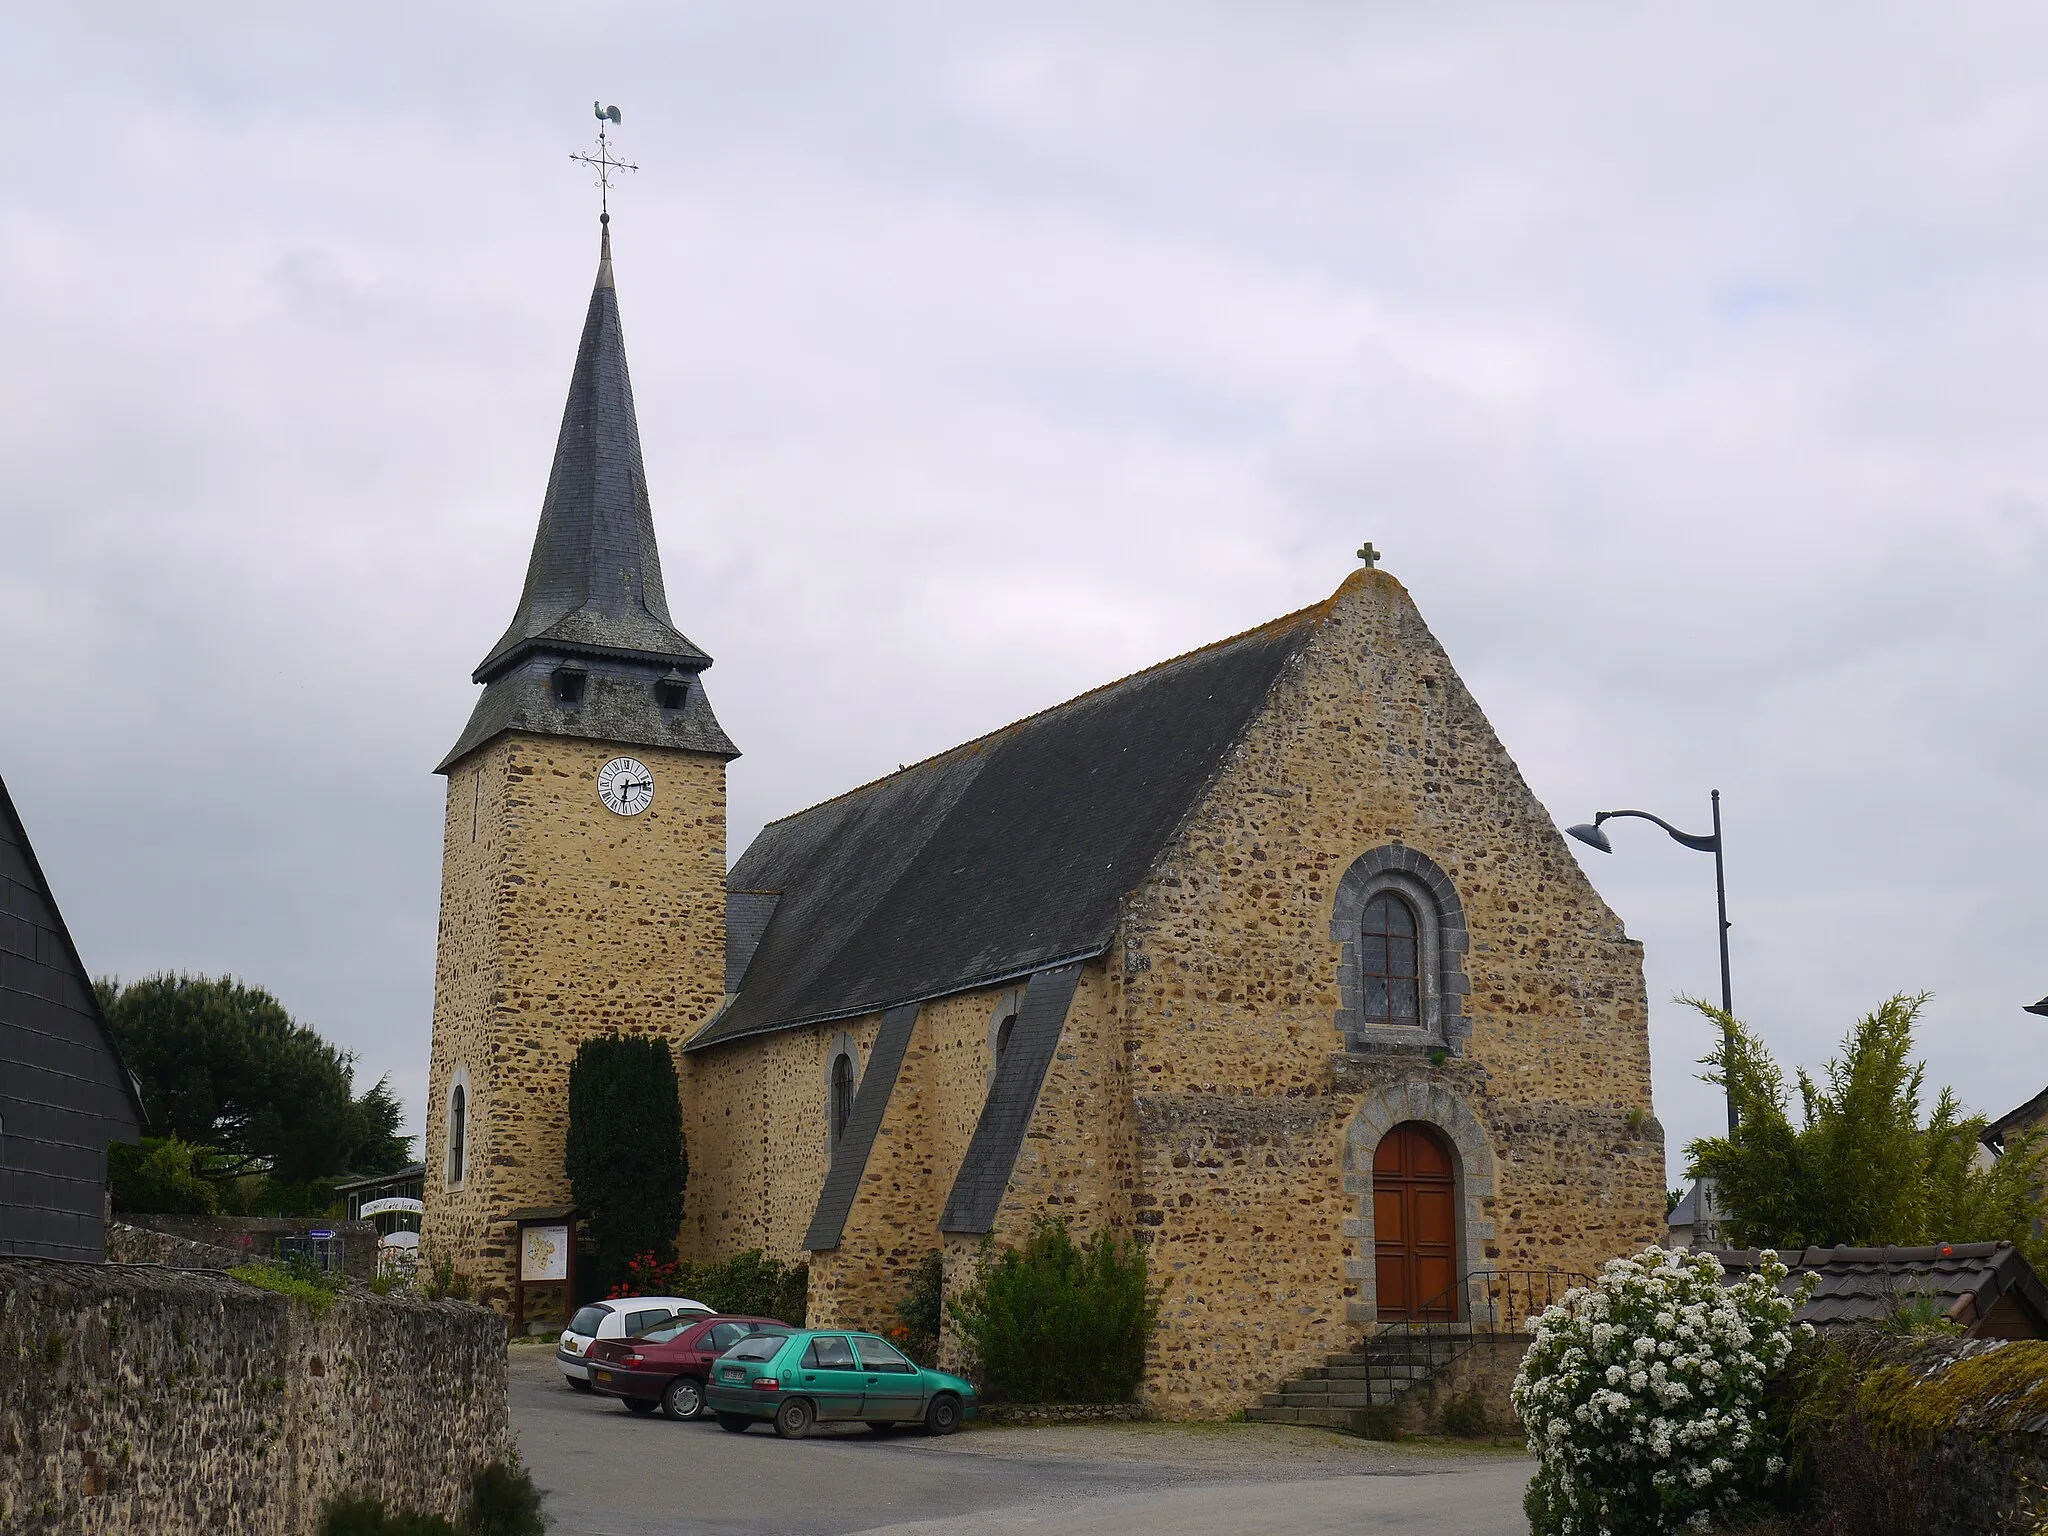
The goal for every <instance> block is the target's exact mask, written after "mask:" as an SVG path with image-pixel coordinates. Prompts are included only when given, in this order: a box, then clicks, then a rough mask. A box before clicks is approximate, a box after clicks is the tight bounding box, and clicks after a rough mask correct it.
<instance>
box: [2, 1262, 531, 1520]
mask: <svg viewBox="0 0 2048 1536" xmlns="http://www.w3.org/2000/svg"><path fill="white" fill-rule="evenodd" d="M0 1362H4V1366H0V1530H5V1531H7V1532H9V1533H11V1536H56V1533H59V1532H63V1533H67V1536H68V1533H71V1532H81V1531H90V1532H93V1533H94V1536H185V1533H191V1536H301V1533H306V1536H310V1533H311V1532H312V1531H313V1530H314V1529H315V1526H316V1522H317V1519H318V1516H319V1511H320V1506H321V1504H322V1503H323V1502H324V1501H325V1500H327V1499H328V1498H330V1497H333V1496H334V1495H336V1494H341V1493H369V1494H376V1495H379V1496H381V1497H383V1498H384V1499H385V1500H387V1502H388V1503H389V1504H390V1506H391V1507H393V1508H403V1509H413V1510H425V1511H433V1512H436V1513H439V1514H442V1515H444V1516H447V1517H449V1518H454V1517H456V1516H458V1515H459V1514H460V1513H461V1511H462V1508H463V1506H464V1504H465V1503H466V1501H467V1499H468V1494H469V1484H470V1479H471V1478H472V1477H473V1476H474V1474H475V1473H476V1471H477V1470H479V1469H480V1468H482V1467H484V1466H487V1465H489V1464H490V1463H492V1462H495V1461H502V1460H504V1459H505V1457H506V1456H507V1455H508V1453H509V1451H510V1448H511V1440H510V1431H509V1427H508V1423H507V1417H506V1397H505V1325H504V1321H503V1320H502V1319H501V1318H499V1317H497V1316H496V1315H494V1314H493V1313H491V1312H489V1311H486V1310H485V1309H483V1308H481V1307H475V1306H470V1305H467V1304H465V1303H462V1302H452V1301H443V1302H433V1301H426V1300H422V1299H418V1298H409V1297H377V1296H373V1295H370V1294H369V1293H367V1292H359V1291H351V1292H350V1293H349V1294H348V1295H347V1296H346V1297H344V1298H342V1299H341V1300H339V1301H338V1302H337V1303H336V1304H335V1305H334V1306H333V1307H332V1308H331V1309H329V1310H328V1311H327V1312H326V1313H325V1314H322V1315H316V1314H314V1313H313V1312H312V1311H310V1310H309V1309H308V1308H306V1307H305V1306H303V1305H302V1304H299V1303H296V1302H293V1301H290V1300H287V1299H286V1298H285V1297H282V1296H279V1295H276V1294H274V1293H272V1292H269V1291H262V1290H258V1289H256V1288H255V1287H253V1286H248V1285H244V1284H242V1283H241V1282H240V1281H237V1280H231V1279H229V1278H227V1277H226V1276H224V1275H217V1274H210V1273H201V1272H196V1271H185V1272H179V1271H171V1270H164V1269H157V1268H153V1267H130V1266H127V1265H120V1264H65V1263H59V1262H56V1261H50V1260H33V1259H7V1258H0Z"/></svg>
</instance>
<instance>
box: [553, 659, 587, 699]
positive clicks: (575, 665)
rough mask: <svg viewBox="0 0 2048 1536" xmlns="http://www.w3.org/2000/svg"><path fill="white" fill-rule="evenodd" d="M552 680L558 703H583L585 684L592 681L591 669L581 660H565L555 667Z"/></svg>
mask: <svg viewBox="0 0 2048 1536" xmlns="http://www.w3.org/2000/svg"><path fill="white" fill-rule="evenodd" d="M551 681H552V682H553V684H554V691H555V702H556V703H557V704H568V705H572V706H573V705H577V704H581V703H582V702H583V688H584V685H585V684H586V683H588V682H589V681H590V671H589V669H588V668H586V667H585V666H583V664H582V663H580V662H574V661H565V662H563V663H562V664H561V665H560V666H559V667H557V668H555V670H554V674H553V676H552V678H551Z"/></svg>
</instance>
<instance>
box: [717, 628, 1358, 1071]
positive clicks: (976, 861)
mask: <svg viewBox="0 0 2048 1536" xmlns="http://www.w3.org/2000/svg"><path fill="white" fill-rule="evenodd" d="M1328 606H1329V605H1328V603H1319V604H1317V605H1316V606H1315V607H1312V608H1306V609H1303V610H1302V611H1301V612H1299V613H1294V614H1290V615H1288V616H1287V617H1286V618H1283V619H1277V620H1274V621H1273V622H1272V623H1270V624H1266V625H1263V626H1262V627H1260V628H1258V629H1255V630H1252V631H1250V632H1249V633H1247V634H1243V635H1239V636H1237V637H1235V638H1234V639H1230V640H1225V641H1221V642H1219V643H1217V644H1215V645H1212V646H1209V647H1207V648H1206V649H1204V650H1200V651H1195V652H1192V653H1190V654H1189V655H1186V656H1182V657H1179V658H1177V659H1175V660H1173V661H1169V662H1165V663H1162V664H1161V665H1159V666H1156V667H1153V668H1151V669H1150V670H1149V671H1145V672H1140V673H1137V674H1136V675H1135V676H1132V677H1127V678H1124V679H1123V680H1122V681H1120V682H1116V683H1111V684H1109V685H1108V686H1106V687H1103V688H1098V689H1096V690H1095V691H1094V692H1092V693H1087V694H1083V695H1082V696H1081V697H1080V698H1078V699H1074V700H1071V701H1070V702H1068V703H1065V704H1062V705H1059V706H1058V707H1056V708H1053V709H1049V710H1047V711H1045V712H1044V713H1043V714H1039V715H1034V716H1032V717H1031V718H1029V719H1027V720H1022V721H1019V722H1018V723H1017V724H1015V725H1011V726H1007V727H1005V728H1004V729H1003V730H1000V731H997V732H995V733H994V734H993V735H990V736H984V737H982V738H980V739H979V740H976V741H971V742H968V743H967V744H966V745H964V746H960V747H955V748H954V749H953V750H951V751H950V752H946V753H942V754H941V755H939V756H937V757H934V758H929V759H927V760H926V761H924V762H921V763H916V764H913V765H912V766H910V767H909V768H905V769H903V770H901V771H899V772H897V773H894V774H891V775H890V776H888V777H887V778H884V779H879V780H877V781H875V782H874V783H872V784H869V785H866V786H864V787H863V788H860V789H856V790H853V791H852V792H850V793H848V794H845V795H841V796H840V797H839V798H838V799H836V800H828V801H826V802H825V803H824V804H822V805H817V806H813V807H812V808H811V809H809V810H807V811H801V812H799V813H797V814H796V815H794V816H790V817H787V818H785V819H784V820H782V821H777V822H772V823H770V824H769V825H768V826H767V827H765V828H764V829H762V832H761V834H760V836H759V837H757V838H755V840H754V842H753V844H752V845H751V846H750V847H749V848H748V849H747V851H746V853H745V854H743V855H742V856H741V857H740V860H739V862H738V863H737V864H735V865H734V866H733V869H732V874H731V876H730V878H729V879H728V881H727V885H728V887H729V888H730V889H732V890H734V891H744V892H779V893H780V899H779V900H778V901H777V902H776V903H775V905H774V908H773V913H774V915H773V916H772V917H771V918H769V920H768V923H767V927H766V928H765V930H764V931H763V932H762V933H761V935H760V942H759V945H758V947H756V948H755V950H754V952H753V956H752V960H751V963H749V964H748V965H747V968H746V972H745V975H744V976H743V977H742V978H740V979H739V985H738V991H737V995H736V996H734V997H733V998H732V1000H731V1001H730V1002H729V1004H728V1005H727V1006H726V1007H725V1009H724V1010H723V1011H721V1012H720V1013H719V1014H718V1016H717V1017H716V1018H714V1019H713V1020H712V1021H711V1022H710V1023H709V1024H708V1025H706V1026H705V1028H704V1029H703V1030H701V1031H700V1032H699V1033H698V1034H697V1036H696V1038H695V1039H693V1040H692V1041H691V1042H690V1044H689V1049H691V1050H702V1049H704V1048H705V1047H707V1046H711V1045H717V1044H720V1043H722V1042H725V1041H728V1040H734V1039H738V1038H740V1037H742V1036H746V1035H756V1034H761V1033H764V1032H766V1031H769V1030H775V1029H781V1028H786V1027H788V1026H791V1025H796V1024H804V1023H814V1022H819V1021H822V1020H825V1019H833V1018H846V1017H851V1016H854V1015H857V1014H864V1013H873V1012H878V1011H880V1010H882V1009H884V1008H889V1007H893V1006H895V1005H897V1004H900V1003H908V1002H917V1001H922V1000H924V999H927V998H933V997H940V996H944V995H946V994H948V993H952V992H960V991H966V990H968V989H970V988H973V987H976V986H984V985H992V984H994V983H996V982H999V981H1005V980H1009V979H1011V978H1014V977H1017V976H1023V975H1027V974H1030V973H1032V972H1035V971H1040V970H1044V969H1047V968H1048V967H1050V966H1053V965H1055V964H1059V963H1062V962H1065V961H1070V960H1075V959H1080V958H1084V957H1088V956H1093V955H1096V954H1099V953H1101V951H1102V950H1103V948H1104V947H1105V946H1106V945H1107V944H1108V943H1109V941H1110V938H1111V936H1112V935H1113V934H1114V932H1115V927H1116V922H1117V915H1118V908H1119V904H1120V903H1121V901H1122V899H1123V897H1124V896H1125V895H1126V894H1128V893H1129V892H1130V891H1132V890H1134V889H1136V888H1137V886H1138V885H1139V884H1140V883H1141V882H1142V881H1143V880H1144V878H1145V876H1146V874H1147V873H1148V872H1149V871H1150V869H1151V867H1152V863H1153V860H1154V859H1155V858H1156V857H1157V856H1158V854H1159V851H1160V849H1161V848H1162V847H1163V846H1164V845H1165V843H1166V840H1167V839H1168V838H1169V837H1170V836H1171V835H1172V834H1173V832H1174V830H1175V828H1177V827H1178V826H1179V825H1180V823H1181V821H1182V819H1183V818H1184V817H1185V816H1186V815H1187V813H1188V811H1189V810H1190V809H1191V808H1192V807H1193V806H1194V805H1195V803H1196V802H1197V801H1198V800H1199V798H1200V797H1201V795H1202V793H1203V791H1204V790H1205V789H1206V788H1207V786H1208V785H1209V783H1210V782H1211V781H1212V780H1213V779H1214V777H1215V775H1216V773H1217V772H1218V770H1219V769H1220V768H1221V767H1222V764H1223V761H1224V758H1225V755H1226V754H1227V753H1228V752H1229V750H1230V748H1231V746H1232V744H1233V743H1234V742H1236V741H1237V739H1238V738H1239V736H1240V735H1241V734H1242V733H1243V732H1244V730H1245V728H1246V726H1247V725H1248V724H1249V723H1250V722H1251V720H1252V718H1253V717H1254V716H1255V715H1256V714H1257V713H1258V710H1259V708H1260V707H1261V705H1263V703H1264V702H1265V699H1266V696H1267V694H1268V692H1269V691H1270V690H1271V689H1272V687H1273V684H1274V681H1275V679H1277V678H1278V677H1279V675H1280V671H1281V668H1282V667H1284V666H1285V665H1286V663H1287V662H1288V661H1289V660H1290V659H1292V658H1293V657H1294V655H1295V654H1296V653H1297V652H1298V651H1299V649H1300V648H1301V646H1302V644H1303V643H1304V641H1305V640H1306V638H1307V636H1308V634H1309V633H1310V631H1311V630H1312V629H1313V628H1314V627H1315V623H1316V621H1317V620H1318V619H1319V618H1320V617H1321V616H1322V615H1323V614H1324V613H1325V612H1326V611H1327V609H1328Z"/></svg>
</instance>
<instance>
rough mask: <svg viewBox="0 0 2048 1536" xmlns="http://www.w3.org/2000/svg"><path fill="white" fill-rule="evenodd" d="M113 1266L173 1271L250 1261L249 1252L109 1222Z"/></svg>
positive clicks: (109, 1254) (227, 1266)
mask: <svg viewBox="0 0 2048 1536" xmlns="http://www.w3.org/2000/svg"><path fill="white" fill-rule="evenodd" d="M107 1262H108V1263H109V1264H157V1265H162V1266H164V1267H166V1268H169V1269H234V1268H236V1267H238V1266H240V1265H243V1264H246V1263H248V1262H249V1254H248V1250H247V1249H241V1250H237V1249H234V1248H218V1247H215V1246H214V1245H213V1244H212V1243H202V1242H195V1241H193V1240H192V1239H191V1238H186V1237H178V1236H175V1235H174V1234H172V1233H169V1232H157V1231H154V1230H152V1229H151V1228H149V1227H136V1226H130V1225H129V1224H128V1223H127V1222H125V1221H110V1222H108V1223H107Z"/></svg>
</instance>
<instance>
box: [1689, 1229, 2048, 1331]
mask: <svg viewBox="0 0 2048 1536" xmlns="http://www.w3.org/2000/svg"><path fill="white" fill-rule="evenodd" d="M1714 1256H1715V1257H1716V1258H1718V1259H1719V1260H1720V1261H1721V1264H1722V1267H1723V1268H1724V1269H1726V1270H1727V1271H1728V1273H1729V1277H1730V1278H1731V1279H1740V1278H1742V1277H1743V1276H1744V1275H1746V1274H1749V1273H1752V1272H1753V1271H1754V1270H1755V1269H1756V1268H1757V1266H1758V1264H1759V1263H1760V1262H1761V1255H1760V1253H1759V1252H1758V1250H1756V1249H1754V1248H1733V1249H1727V1250H1722V1251H1717V1252H1716V1253H1715V1255H1714ZM1778 1257H1779V1259H1780V1260H1781V1261H1782V1262H1783V1263H1784V1264H1785V1265H1786V1266H1787V1268H1788V1269H1790V1271H1791V1273H1790V1274H1789V1275H1787V1276H1786V1278H1785V1281H1784V1283H1783V1285H1782V1286H1781V1287H1780V1288H1781V1289H1782V1290H1783V1291H1784V1292H1785V1293H1786V1294H1787V1295H1790V1294H1791V1292H1792V1289H1793V1287H1794V1286H1795V1285H1797V1284H1798V1282H1799V1278H1800V1277H1801V1276H1802V1275H1806V1274H1809V1273H1810V1274H1816V1275H1819V1276H1820V1285H1819V1287H1818V1288H1817V1289H1816V1290H1815V1291H1814V1293H1813V1296H1812V1297H1811V1298H1810V1299H1809V1300H1808V1301H1807V1303H1806V1305H1805V1306H1803V1307H1801V1308H1800V1309H1799V1311H1798V1313H1797V1314H1796V1316H1795V1320H1796V1321H1798V1322H1802V1323H1811V1324H1813V1326H1814V1327H1815V1328H1817V1329H1820V1330H1822V1331H1823V1332H1825V1331H1827V1330H1830V1329H1841V1328H1853V1327H1867V1326H1870V1325H1873V1324H1879V1323H1882V1322H1884V1321H1885V1320H1886V1319H1887V1318H1889V1317H1891V1316H1893V1315H1894V1314H1895V1313H1896V1312H1897V1311H1898V1309H1899V1308H1900V1306H1901V1305H1903V1304H1906V1303H1907V1302H1908V1301H1909V1299H1910V1298H1913V1297H1916V1296H1924V1297H1930V1298H1932V1299H1933V1300H1934V1301H1935V1302H1936V1303H1937V1305H1938V1307H1939V1309H1940V1310H1941V1312H1942V1313H1943V1315H1945V1316H1947V1317H1949V1318H1950V1319H1952V1320H1953V1321H1955V1322H1957V1323H1960V1324H1961V1325H1962V1326H1963V1328H1964V1329H1965V1330H1966V1331H1967V1330H1969V1329H1970V1328H1972V1327H1973V1326H1976V1325H1978V1324H1981V1323H1982V1322H1983V1321H1984V1320H1985V1319H1986V1318H1987V1317H1988V1316H1989V1315H1990V1313H1991V1309H1992V1308H1993V1307H1995V1306H1997V1305H1998V1304H1999V1303H2000V1302H2001V1301H2006V1300H2010V1301H2012V1302H2014V1303H2016V1304H2017V1305H2018V1307H2019V1308H2020V1310H2021V1311H2022V1312H2023V1313H2024V1314H2026V1315H2027V1316H2028V1317H2029V1318H2030V1319H2031V1321H2032V1323H2033V1325H2034V1329H2035V1331H2036V1333H2037V1334H2042V1335H2048V1289H2044V1288H2043V1287H2042V1285H2041V1282H2040V1280H2039V1278H2038V1277H2036V1275H2035V1274H2034V1269H2033V1266H2032V1265H2031V1264H2029V1263H2028V1262H2027V1260H2026V1257H2025V1255H2023V1254H2022V1253H2021V1252H2020V1251H2019V1249H2017V1248H2015V1247H2014V1246H2013V1245H2012V1244H2011V1243H1940V1244H1936V1245H1933V1246H1929V1247H1924V1248H1846V1247H1837V1248H1807V1249H1804V1250H1803V1251H1801V1252H1799V1253H1796V1254H1795V1253H1781V1254H1779V1256H1778Z"/></svg>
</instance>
